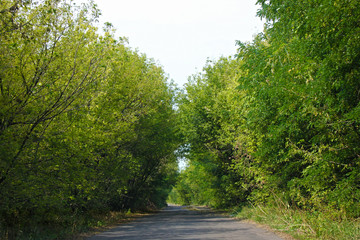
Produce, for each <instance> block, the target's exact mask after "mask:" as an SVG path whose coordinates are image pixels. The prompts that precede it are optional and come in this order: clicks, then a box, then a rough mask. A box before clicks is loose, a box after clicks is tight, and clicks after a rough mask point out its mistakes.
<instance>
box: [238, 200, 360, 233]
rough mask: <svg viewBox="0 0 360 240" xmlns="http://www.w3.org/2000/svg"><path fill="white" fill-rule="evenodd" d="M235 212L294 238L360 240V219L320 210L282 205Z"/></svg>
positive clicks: (240, 216)
mask: <svg viewBox="0 0 360 240" xmlns="http://www.w3.org/2000/svg"><path fill="white" fill-rule="evenodd" d="M233 216H235V217H237V218H240V219H249V220H253V221H255V222H257V223H260V224H265V225H268V226H270V227H271V228H272V229H274V230H276V231H280V232H284V233H286V234H289V235H291V236H292V237H294V238H295V239H299V240H303V239H309V240H310V239H326V240H359V239H360V219H343V220H333V219H332V217H331V216H330V215H326V214H324V213H321V212H308V211H304V210H300V209H292V208H287V207H281V206H270V207H266V206H260V205H258V206H251V207H244V208H241V209H238V210H237V211H235V212H234V213H233Z"/></svg>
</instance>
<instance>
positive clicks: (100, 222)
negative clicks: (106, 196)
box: [0, 212, 145, 240]
mask: <svg viewBox="0 0 360 240" xmlns="http://www.w3.org/2000/svg"><path fill="white" fill-rule="evenodd" d="M143 215H145V214H143V213H131V212H107V213H88V214H86V215H79V214H77V215H71V216H70V215H68V216H66V215H63V216H56V217H54V218H53V219H52V220H51V221H46V222H38V223H36V221H33V220H31V221H28V224H26V225H22V226H17V227H14V228H12V229H6V230H5V229H0V240H25V239H26V240H31V239H34V240H35V239H36V240H45V239H46V240H51V239H59V240H60V239H66V240H81V239H84V238H86V237H89V236H91V235H92V234H95V233H97V232H100V231H104V230H107V229H109V228H111V227H113V226H116V225H118V224H121V223H125V222H128V221H131V220H133V219H134V218H136V217H139V216H143Z"/></svg>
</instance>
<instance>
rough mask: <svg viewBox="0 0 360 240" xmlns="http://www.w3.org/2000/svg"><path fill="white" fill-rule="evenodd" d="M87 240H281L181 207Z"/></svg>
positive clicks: (252, 226) (225, 218)
mask: <svg viewBox="0 0 360 240" xmlns="http://www.w3.org/2000/svg"><path fill="white" fill-rule="evenodd" d="M88 239H89V240H115V239H124V240H133V239H140V240H154V239H166V240H175V239H176V240H180V239H193V240H195V239H209V240H211V239H214V240H215V239H216V240H219V239H234V240H235V239H240V240H281V238H280V237H278V236H276V235H275V234H274V233H272V232H269V231H267V230H265V229H262V228H257V227H256V225H253V224H248V223H242V222H240V221H236V220H234V219H231V218H228V217H224V216H221V215H219V214H215V213H213V212H211V211H208V210H204V209H203V210H201V209H200V210H198V211H194V210H188V209H186V208H184V207H180V206H169V207H167V208H165V209H164V210H163V211H161V212H160V213H157V214H154V215H150V216H146V217H141V218H139V219H137V220H135V221H133V222H131V223H127V224H123V225H120V226H118V227H115V228H113V229H111V230H109V231H107V232H103V233H100V234H98V235H95V236H93V237H90V238H88Z"/></svg>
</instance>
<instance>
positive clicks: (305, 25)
mask: <svg viewBox="0 0 360 240" xmlns="http://www.w3.org/2000/svg"><path fill="white" fill-rule="evenodd" d="M257 4H258V6H259V11H258V16H259V17H260V18H262V19H264V20H265V21H266V24H265V27H264V30H263V32H261V33H259V34H258V35H257V36H256V37H254V39H253V41H252V42H245V43H244V42H237V47H238V50H237V52H236V53H234V56H228V57H226V56H224V57H222V58H220V59H216V60H208V62H207V63H206V65H205V66H204V68H203V71H201V72H199V73H195V74H194V75H192V76H190V77H189V81H188V83H187V84H185V86H184V88H183V89H179V88H178V87H177V86H176V85H175V84H173V83H172V82H171V81H170V80H169V79H168V77H167V74H166V73H165V72H164V70H163V69H162V67H161V66H158V64H156V63H155V62H154V60H152V59H151V58H148V57H147V56H146V55H145V54H142V53H139V52H138V51H136V50H133V49H131V48H130V46H129V43H128V40H127V39H126V38H124V37H120V38H119V37H116V35H117V33H116V29H114V28H113V26H112V25H111V23H106V24H105V25H104V27H103V29H98V27H97V25H96V23H97V22H98V19H99V16H100V14H101V12H100V10H99V9H98V8H97V7H96V5H95V4H94V3H93V2H91V1H89V2H88V3H87V4H82V5H76V4H74V3H73V1H71V0H69V1H67V0H44V1H32V0H3V1H1V3H0V52H1V54H0V157H1V159H0V239H35V238H36V237H34V236H37V235H36V234H39V232H46V231H50V232H51V231H52V230H53V232H56V231H57V232H59V230H58V228H56V226H60V225H61V226H68V227H69V228H70V229H75V226H77V225H81V224H83V225H89V224H90V223H89V222H88V221H90V220H84V219H90V217H89V216H93V215H94V214H106V213H109V212H116V211H117V212H127V211H139V210H149V209H158V208H161V207H163V206H165V205H166V202H167V201H171V202H174V203H178V204H185V205H190V204H199V205H207V206H211V207H213V208H219V209H234V208H238V209H241V208H243V207H245V206H268V207H269V206H270V207H271V206H278V205H279V204H281V207H282V208H283V209H286V210H287V211H291V210H292V209H296V210H301V211H305V212H306V213H309V214H317V215H316V216H317V217H318V218H320V216H323V215H325V216H326V218H327V219H330V220H331V221H334V222H337V223H340V222H343V221H349V222H351V223H352V224H355V225H356V227H357V234H360V233H359V232H360V227H359V218H360V145H359V142H360V104H359V100H360V22H359V18H360V3H359V2H358V1H357V0H346V1H345V0H316V1H309V0H298V1H291V0H271V1H268V0H258V1H257ZM120 34H121V33H120ZM180 158H186V159H187V168H186V169H184V170H181V171H179V169H178V159H180ZM81 219H82V222H81V223H80V222H79V221H80V220H81ZM54 226H55V227H54ZM322 228H324V227H322ZM51 229H52V230H51ZM319 231H321V229H320V230H319ZM322 231H326V229H325V230H324V229H323V230H322ZM46 234H48V235H47V236H48V238H45V239H59V235H54V237H53V238H50V237H49V234H50V233H46ZM51 234H53V233H51ZM314 234H315V235H317V234H319V232H317V231H316V230H315V233H314ZM357 236H360V235H357ZM37 239H40V238H37ZM328 239H329V238H328ZM348 239H351V238H348ZM353 239H356V238H355V237H354V238H353Z"/></svg>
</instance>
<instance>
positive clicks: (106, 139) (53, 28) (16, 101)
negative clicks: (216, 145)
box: [0, 0, 179, 239]
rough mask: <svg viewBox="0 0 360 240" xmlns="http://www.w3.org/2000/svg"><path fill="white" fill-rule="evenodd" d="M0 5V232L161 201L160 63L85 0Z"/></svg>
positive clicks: (7, 234) (168, 145)
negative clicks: (131, 44)
mask: <svg viewBox="0 0 360 240" xmlns="http://www.w3.org/2000/svg"><path fill="white" fill-rule="evenodd" d="M0 13H1V14H0V58H1V59H0V69H1V70H0V143H1V144H0V156H1V161H0V225H1V231H0V232H1V236H0V238H2V237H4V238H10V239H12V238H14V239H15V238H17V237H21V236H20V235H21V232H22V231H21V230H22V229H24V228H25V227H26V226H27V225H34V224H35V225H36V223H39V224H41V225H45V226H48V225H51V223H53V222H59V221H62V220H61V219H64V220H63V221H69V220H68V219H72V218H68V219H66V218H62V216H76V215H82V214H85V213H87V212H106V211H120V210H128V209H133V210H136V209H144V208H147V207H155V206H156V207H159V206H163V205H164V204H166V198H167V194H168V192H169V191H170V188H171V187H170V183H172V182H174V181H175V178H174V177H175V175H176V169H177V163H176V156H175V154H174V152H175V150H176V149H177V147H178V144H179V140H178V134H177V124H176V113H175V111H174V109H173V101H174V87H173V86H172V84H170V83H168V79H167V75H166V74H165V73H164V71H163V69H162V68H161V67H159V66H157V65H156V64H155V63H154V61H153V60H151V59H149V58H147V57H146V55H144V54H140V53H138V52H137V51H134V50H132V49H131V48H130V47H128V46H127V45H128V44H127V40H126V39H125V38H119V39H116V38H115V36H114V35H115V30H113V28H112V26H111V24H109V23H107V24H106V26H105V27H104V29H103V30H102V31H100V30H98V29H97V27H96V23H97V21H98V18H99V15H100V11H99V10H98V9H97V7H96V5H95V4H94V3H93V2H91V1H89V3H86V4H82V5H81V6H78V5H75V4H74V3H73V1H67V0H45V1H21V0H5V1H1V4H0ZM59 219H60V220H59ZM74 219H76V218H74ZM70 221H71V220H70ZM58 224H59V223H58ZM60 224H61V223H60ZM62 224H64V225H66V224H69V223H68V222H63V223H62Z"/></svg>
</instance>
